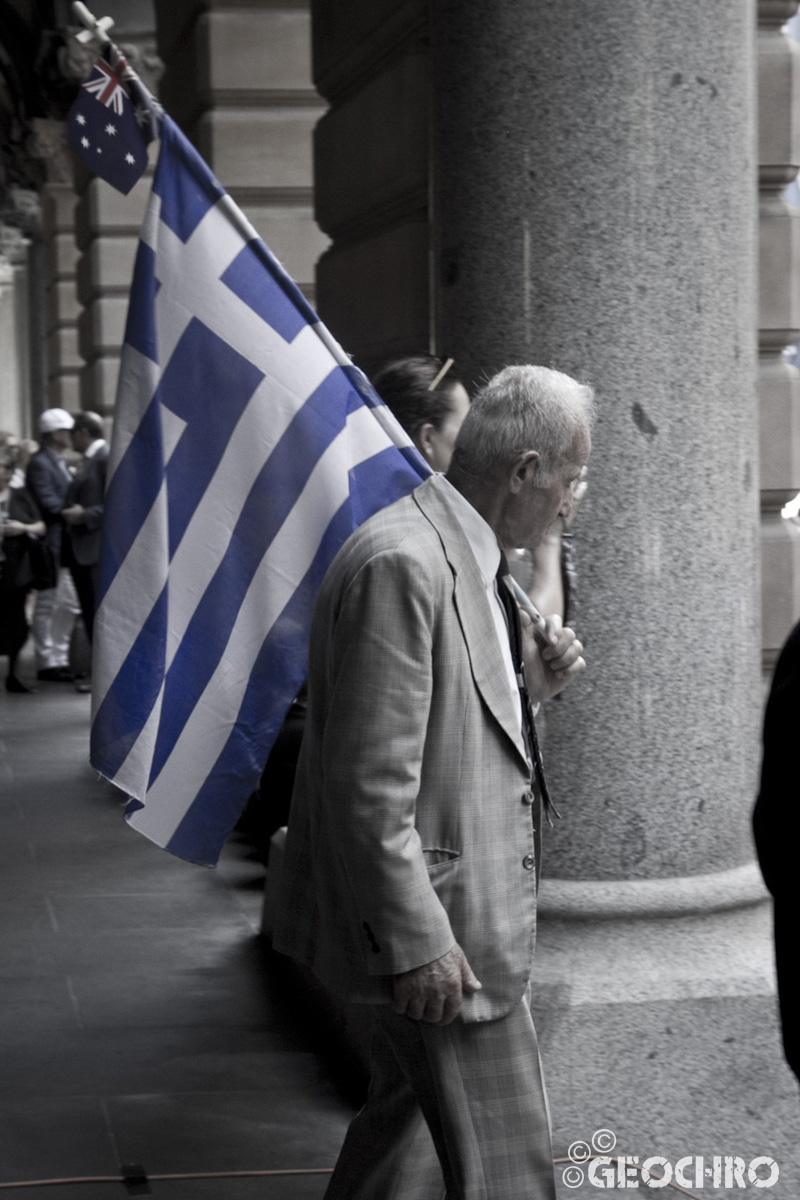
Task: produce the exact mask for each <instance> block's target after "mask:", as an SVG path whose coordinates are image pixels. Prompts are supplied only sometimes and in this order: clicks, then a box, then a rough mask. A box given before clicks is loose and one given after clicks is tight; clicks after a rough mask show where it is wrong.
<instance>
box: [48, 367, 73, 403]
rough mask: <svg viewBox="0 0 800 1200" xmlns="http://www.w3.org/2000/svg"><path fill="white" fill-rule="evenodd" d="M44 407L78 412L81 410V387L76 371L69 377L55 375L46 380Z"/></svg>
mask: <svg viewBox="0 0 800 1200" xmlns="http://www.w3.org/2000/svg"><path fill="white" fill-rule="evenodd" d="M46 407H47V408H65V409H66V410H67V412H78V410H79V409H80V408H81V385H80V378H79V376H78V374H77V371H76V372H75V373H74V374H71V375H57V376H54V378H52V379H49V380H48V382H47V404H46Z"/></svg>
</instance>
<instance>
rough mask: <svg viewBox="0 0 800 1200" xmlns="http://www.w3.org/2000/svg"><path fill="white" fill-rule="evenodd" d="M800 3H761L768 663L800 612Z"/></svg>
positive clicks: (762, 390)
mask: <svg viewBox="0 0 800 1200" xmlns="http://www.w3.org/2000/svg"><path fill="white" fill-rule="evenodd" d="M796 10H797V0H759V5H758V81H759V89H758V112H759V138H758V160H759V164H760V165H759V192H760V205H759V233H760V251H761V254H760V276H761V278H760V288H759V320H758V326H759V399H760V413H761V554H762V579H763V593H762V613H763V635H762V645H763V660H764V668H765V671H766V672H767V673H769V672H771V669H772V668H773V667H774V665H775V660H776V658H777V655H778V652H779V651H780V648H781V646H782V644H783V642H784V641H785V639H786V636H787V634H788V633H789V630H790V629H791V627H792V625H793V624H794V623H795V621H796V620H797V619H798V618H799V617H800V529H798V528H797V527H796V526H794V525H790V524H787V522H786V521H784V520H782V518H781V508H782V507H783V505H784V504H786V502H787V501H789V500H791V499H792V498H793V497H794V496H795V495H796V494H797V492H798V491H800V372H798V370H797V368H796V366H794V365H790V364H789V363H788V362H786V361H785V360H784V358H783V356H782V353H781V352H782V350H783V348H784V347H785V346H786V345H787V344H788V343H790V342H796V341H797V339H798V338H800V212H799V211H798V210H797V208H795V207H793V206H792V205H791V204H787V202H786V200H785V199H783V198H782V196H781V192H782V191H783V189H784V188H785V187H786V185H787V184H789V183H791V182H792V180H793V179H794V178H795V177H796V175H797V172H798V170H800V46H798V45H797V42H796V41H795V40H794V39H793V38H791V37H788V36H787V35H786V34H785V33H783V32H782V31H781V26H782V25H783V24H784V22H785V21H787V20H788V19H789V18H790V17H791V16H793V15H794V13H795V12H796Z"/></svg>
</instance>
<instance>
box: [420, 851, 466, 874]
mask: <svg viewBox="0 0 800 1200" xmlns="http://www.w3.org/2000/svg"><path fill="white" fill-rule="evenodd" d="M422 857H423V858H424V859H425V865H426V867H427V868H428V874H429V875H430V874H432V873H434V872H435V871H436V870H437V869H441V868H442V867H447V866H450V864H451V863H455V862H458V860H459V859H460V858H461V855H460V854H459V852H458V850H445V849H444V848H443V847H441V846H436V847H425V846H423V847H422Z"/></svg>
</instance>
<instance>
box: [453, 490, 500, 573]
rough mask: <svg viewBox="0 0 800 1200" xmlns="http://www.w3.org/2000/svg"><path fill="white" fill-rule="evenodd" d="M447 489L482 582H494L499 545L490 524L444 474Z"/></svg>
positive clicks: (498, 560) (498, 561) (498, 559)
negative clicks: (481, 576)
mask: <svg viewBox="0 0 800 1200" xmlns="http://www.w3.org/2000/svg"><path fill="white" fill-rule="evenodd" d="M439 478H440V480H441V483H442V485H443V487H444V488H445V489H446V491H447V499H448V502H449V503H450V507H451V508H452V510H453V515H454V516H455V518H456V520H457V521H458V523H459V525H460V526H461V528H462V530H463V531H464V536H465V537H466V539H467V541H468V542H469V547H470V550H471V551H472V553H473V554H474V555H475V560H476V562H477V564H478V566H479V568H480V572H481V575H483V579H484V583H485V584H486V585H487V587H488V586H489V584H491V583H493V582H494V578H495V575H496V574H497V568H498V567H499V566H500V547H499V546H498V544H497V535H496V534H495V532H494V530H493V529H492V527H491V525H489V523H488V522H487V521H485V520H484V519H483V517H482V516H481V514H480V513H479V512H478V510H477V508H473V507H472V505H471V504H470V502H469V500H467V498H466V496H462V494H461V492H460V491H459V490H458V488H455V487H453V485H452V483H450V481H449V479H447V478H446V476H444V475H441V476H440V477H439Z"/></svg>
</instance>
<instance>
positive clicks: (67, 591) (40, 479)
mask: <svg viewBox="0 0 800 1200" xmlns="http://www.w3.org/2000/svg"><path fill="white" fill-rule="evenodd" d="M74 424H75V422H74V420H73V418H72V417H71V416H70V414H69V413H68V412H67V411H66V410H65V409H63V408H47V409H45V411H44V412H43V413H42V414H41V416H40V417H39V432H40V433H41V436H42V448H41V450H39V451H37V453H36V454H34V455H33V457H32V458H31V461H30V462H29V463H28V470H27V474H26V477H25V482H26V486H27V488H28V491H29V492H30V493H31V494H32V496H33V498H34V499H35V501H36V503H37V505H38V506H39V510H40V512H41V514H42V517H43V519H44V522H45V525H46V526H47V534H46V538H45V541H46V543H47V546H48V548H49V550H50V552H51V555H52V559H53V586H52V587H50V588H43V589H41V590H40V591H38V592H37V593H36V607H35V608H34V611H33V625H32V633H33V642H34V646H35V648H36V665H37V668H38V671H37V678H39V679H44V680H50V681H53V682H67V681H69V680H71V679H72V672H71V671H70V669H69V643H70V637H71V636H72V630H73V627H74V625H75V621H76V619H77V618H78V616H79V615H80V605H79V603H78V597H77V594H76V592H75V585H74V584H73V582H72V576H71V575H70V573H69V571H68V570H66V569H65V568H63V567H62V566H61V531H62V520H61V510H62V508H63V507H64V500H65V497H66V494H67V489H68V488H69V485H70V483H71V482H72V476H71V474H70V471H69V467H68V466H67V464H66V462H65V461H64V451H65V450H69V448H70V446H71V444H72V437H71V434H70V430H71V429H72V426H73V425H74Z"/></svg>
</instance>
